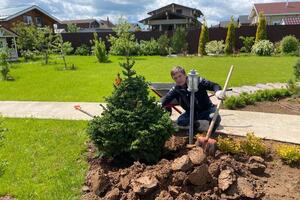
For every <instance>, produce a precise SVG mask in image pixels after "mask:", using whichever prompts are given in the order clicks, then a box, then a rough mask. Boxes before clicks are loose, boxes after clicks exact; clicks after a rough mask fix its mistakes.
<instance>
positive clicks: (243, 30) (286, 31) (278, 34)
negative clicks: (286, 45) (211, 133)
mask: <svg viewBox="0 0 300 200" xmlns="http://www.w3.org/2000/svg"><path fill="white" fill-rule="evenodd" d="M164 33H165V32H160V31H141V32H135V33H134V35H135V38H136V39H137V40H138V41H140V40H150V39H151V38H154V39H157V38H159V36H160V35H162V34H164ZM166 33H167V34H168V36H169V37H171V36H172V35H173V32H172V31H168V32H166ZM255 33H256V26H241V27H239V28H237V29H236V48H237V49H240V48H241V47H242V42H241V40H240V39H239V37H240V36H253V37H255ZM110 34H112V35H114V34H115V33H114V32H100V33H98V35H99V37H101V38H102V39H103V40H104V41H105V44H106V47H107V49H109V47H110V43H109V42H108V41H107V37H108V36H109V35H110ZM226 34H227V28H209V40H210V41H211V40H224V41H225V39H226ZM199 35H200V29H194V30H188V33H187V38H186V41H187V43H188V50H189V53H191V54H195V53H197V49H198V43H199ZM287 35H294V36H296V37H297V38H298V39H299V40H300V25H285V26H281V25H273V26H267V36H268V39H269V40H270V41H271V42H277V41H280V40H281V39H282V38H283V37H284V36H287ZM62 36H63V40H64V41H69V42H71V43H72V46H73V47H75V48H77V47H79V46H80V45H81V44H86V45H88V46H91V42H90V41H91V40H92V39H93V33H63V34H62Z"/></svg>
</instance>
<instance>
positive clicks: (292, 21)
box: [282, 16, 300, 25]
mask: <svg viewBox="0 0 300 200" xmlns="http://www.w3.org/2000/svg"><path fill="white" fill-rule="evenodd" d="M282 24H283V25H299V24H300V16H299V17H285V18H283V19H282Z"/></svg>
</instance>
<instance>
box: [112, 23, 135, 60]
mask: <svg viewBox="0 0 300 200" xmlns="http://www.w3.org/2000/svg"><path fill="white" fill-rule="evenodd" d="M130 28H131V25H130V24H129V23H128V22H127V21H126V20H124V19H122V18H120V19H119V22H118V24H117V26H116V28H114V29H113V30H114V31H115V32H116V36H113V35H109V37H108V41H109V42H110V43H111V46H110V54H112V55H122V56H124V55H137V54H138V51H139V44H138V42H137V41H135V36H134V34H133V33H132V32H130Z"/></svg>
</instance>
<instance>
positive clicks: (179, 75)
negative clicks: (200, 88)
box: [172, 72, 186, 86]
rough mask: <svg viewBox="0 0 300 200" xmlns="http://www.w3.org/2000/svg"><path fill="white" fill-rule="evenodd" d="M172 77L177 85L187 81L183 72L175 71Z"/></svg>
mask: <svg viewBox="0 0 300 200" xmlns="http://www.w3.org/2000/svg"><path fill="white" fill-rule="evenodd" d="M172 78H173V80H174V81H175V83H176V85H179V86H183V85H184V84H185V83H186V75H184V74H183V73H181V72H177V73H175V74H174V75H173V77H172Z"/></svg>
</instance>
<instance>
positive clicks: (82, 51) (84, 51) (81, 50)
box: [74, 44, 91, 56]
mask: <svg viewBox="0 0 300 200" xmlns="http://www.w3.org/2000/svg"><path fill="white" fill-rule="evenodd" d="M90 52H91V50H90V48H89V47H88V46H87V45H86V44H81V45H80V46H79V47H77V48H76V50H75V53H74V54H75V55H81V56H87V55H90Z"/></svg>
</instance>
